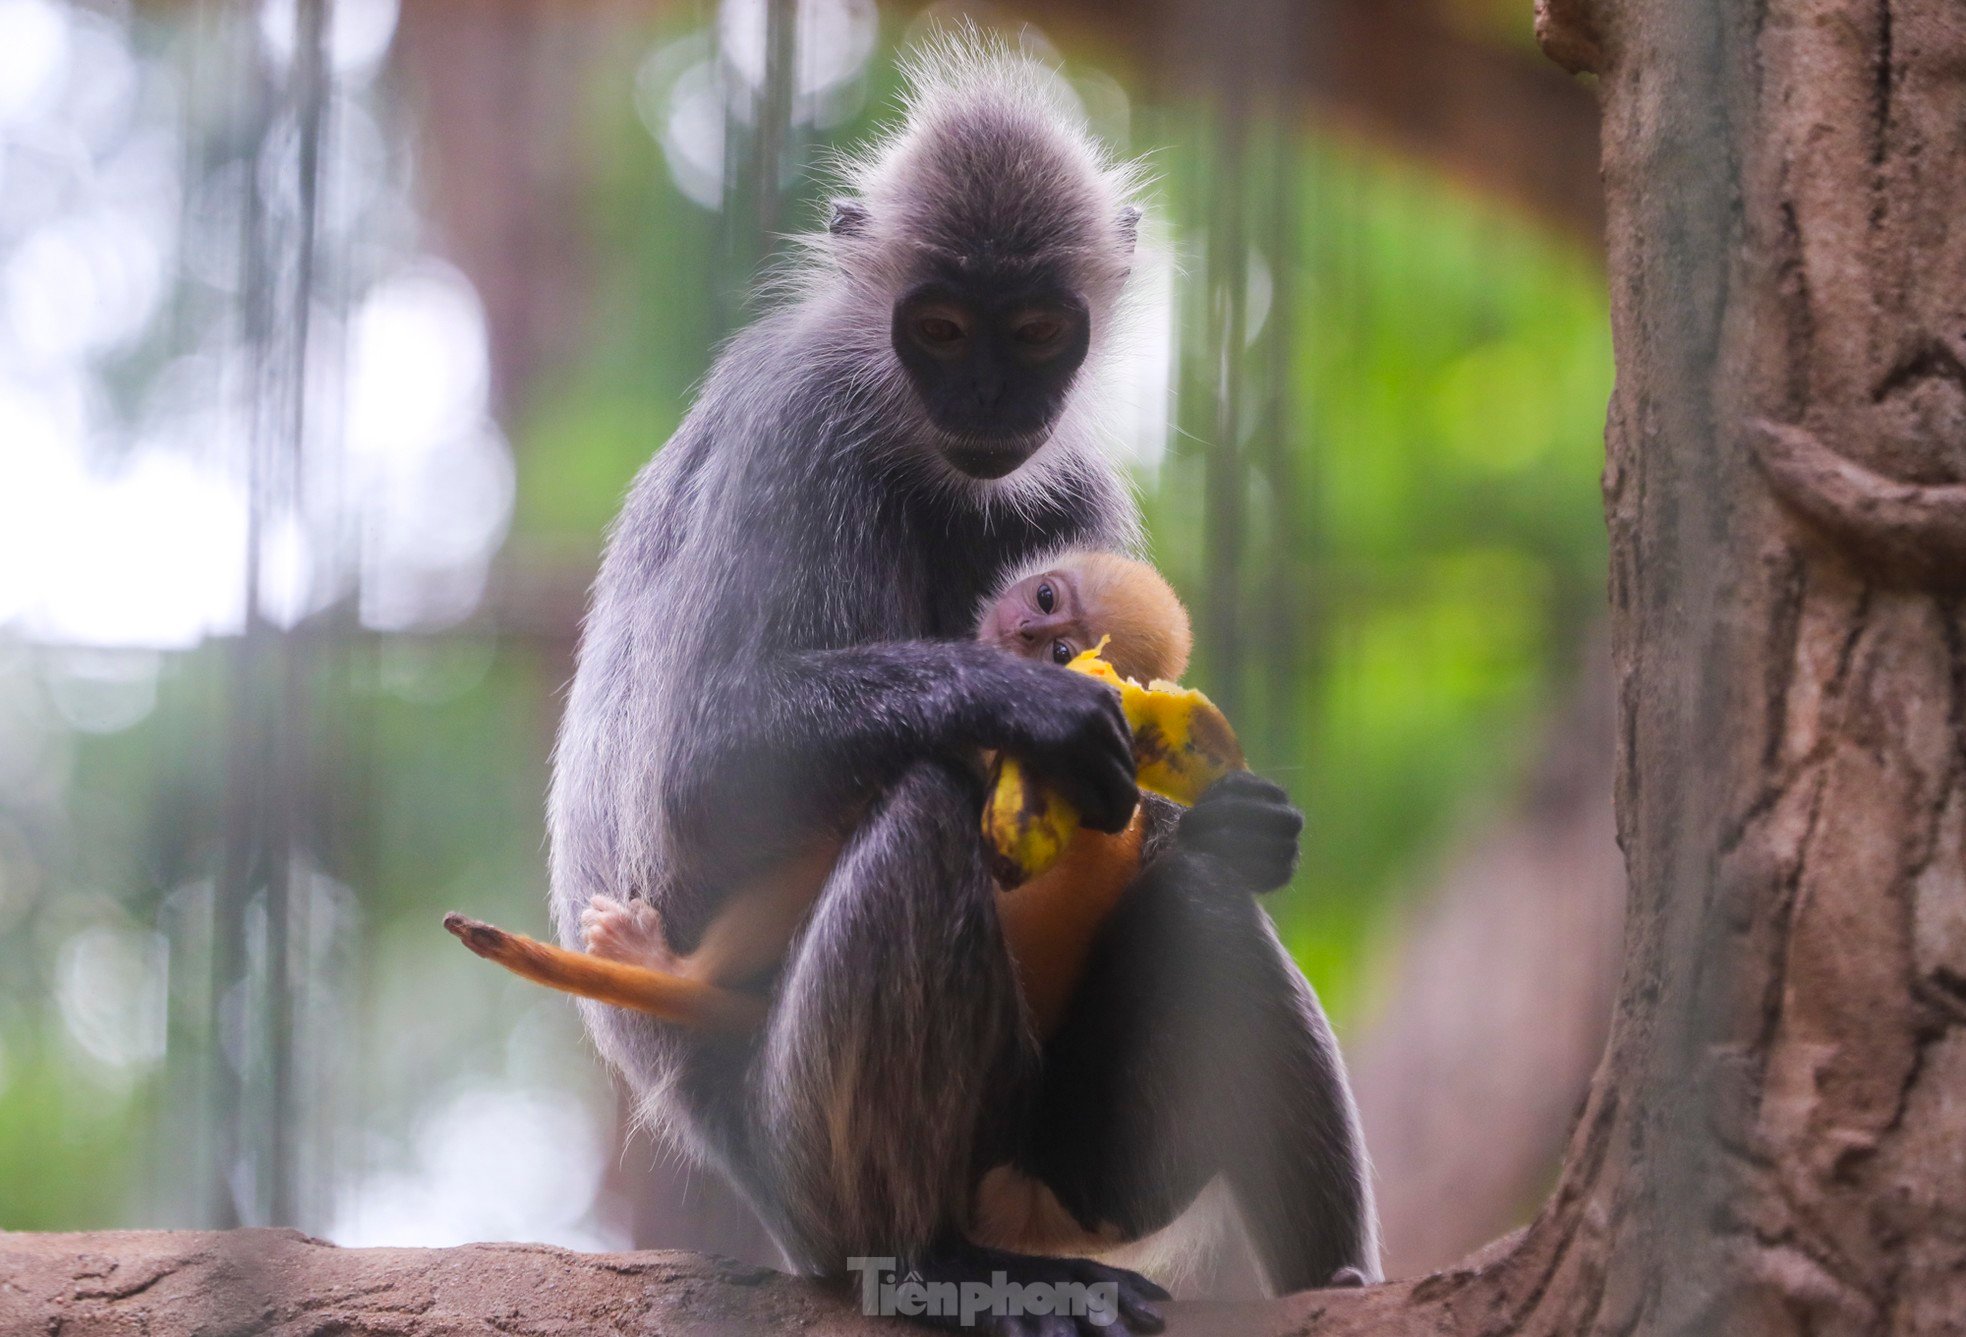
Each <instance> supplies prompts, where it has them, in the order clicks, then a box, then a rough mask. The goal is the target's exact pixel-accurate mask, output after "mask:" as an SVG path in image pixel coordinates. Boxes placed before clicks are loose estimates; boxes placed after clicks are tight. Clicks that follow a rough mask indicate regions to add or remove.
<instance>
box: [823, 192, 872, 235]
mask: <svg viewBox="0 0 1966 1337" xmlns="http://www.w3.org/2000/svg"><path fill="white" fill-rule="evenodd" d="M866 227H867V206H866V205H864V204H862V203H861V202H860V201H859V200H846V199H840V200H834V201H833V203H832V207H831V208H830V209H828V211H827V214H826V230H827V231H828V232H830V233H832V234H833V235H834V236H836V237H856V236H858V235H860V233H861V232H862V231H864V230H865V229H866Z"/></svg>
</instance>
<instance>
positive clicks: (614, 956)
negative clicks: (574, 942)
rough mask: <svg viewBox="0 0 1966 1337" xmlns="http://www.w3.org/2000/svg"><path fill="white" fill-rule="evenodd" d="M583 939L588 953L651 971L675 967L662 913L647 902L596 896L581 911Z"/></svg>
mask: <svg viewBox="0 0 1966 1337" xmlns="http://www.w3.org/2000/svg"><path fill="white" fill-rule="evenodd" d="M580 941H581V945H582V946H584V947H585V948H586V949H587V951H588V952H589V954H591V955H593V956H598V957H602V958H605V959H606V960H609V961H621V962H625V963H626V964H628V965H635V966H647V967H649V968H650V969H651V970H673V969H674V968H675V964H676V957H675V954H674V953H673V952H671V951H670V950H669V940H668V939H667V938H666V937H665V936H664V935H663V932H662V916H661V915H660V914H658V913H657V912H656V909H655V907H654V906H652V905H650V904H649V903H648V902H647V901H643V900H633V901H627V902H622V901H617V900H615V899H614V898H613V897H611V896H596V897H595V898H594V899H593V900H592V901H590V902H588V905H587V908H586V909H585V910H582V911H581V912H580Z"/></svg>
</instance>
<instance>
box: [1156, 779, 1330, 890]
mask: <svg viewBox="0 0 1966 1337" xmlns="http://www.w3.org/2000/svg"><path fill="white" fill-rule="evenodd" d="M1303 830H1304V814H1302V813H1301V812H1298V811H1297V809H1295V808H1293V807H1292V806H1291V805H1290V796H1289V795H1288V794H1286V793H1284V792H1283V790H1282V789H1281V788H1280V787H1278V786H1277V785H1273V784H1271V783H1270V782H1269V781H1268V780H1265V779H1263V778H1262V777H1260V776H1257V775H1252V774H1250V773H1249V772H1248V771H1232V772H1230V773H1229V774H1228V775H1225V776H1223V777H1222V778H1221V779H1220V780H1217V781H1216V782H1215V783H1214V784H1212V785H1210V786H1209V787H1208V788H1207V789H1206V790H1204V791H1202V796H1201V797H1200V798H1199V799H1197V800H1196V801H1195V806H1194V807H1192V808H1190V809H1188V810H1187V811H1186V812H1184V813H1182V814H1181V821H1180V824H1179V825H1178V826H1176V827H1175V829H1174V839H1175V842H1176V843H1177V844H1179V845H1180V846H1181V848H1182V849H1185V850H1188V851H1190V852H1192V853H1195V854H1206V855H1208V856H1209V857H1210V858H1213V859H1217V860H1219V861H1221V862H1222V863H1224V864H1227V865H1228V866H1229V868H1230V869H1232V870H1233V871H1234V872H1235V874H1236V876H1237V877H1238V878H1240V879H1241V880H1242V881H1243V883H1244V884H1245V885H1247V886H1248V888H1249V890H1251V891H1275V890H1276V889H1277V888H1278V887H1281V886H1282V885H1283V884H1284V883H1286V882H1288V881H1290V875H1291V874H1292V873H1294V872H1296V871H1297V838H1298V836H1300V835H1301V834H1303Z"/></svg>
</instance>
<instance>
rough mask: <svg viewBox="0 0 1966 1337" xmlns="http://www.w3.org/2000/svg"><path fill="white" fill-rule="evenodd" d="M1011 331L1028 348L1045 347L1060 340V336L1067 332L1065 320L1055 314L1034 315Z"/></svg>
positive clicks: (1014, 337) (1012, 335)
mask: <svg viewBox="0 0 1966 1337" xmlns="http://www.w3.org/2000/svg"><path fill="white" fill-rule="evenodd" d="M1010 333H1011V337H1012V338H1013V339H1015V340H1017V342H1018V343H1020V344H1023V345H1024V346H1025V347H1027V348H1043V347H1045V346H1046V345H1048V344H1055V343H1057V342H1058V338H1059V336H1060V335H1062V334H1064V333H1065V322H1064V321H1062V320H1059V319H1058V318H1057V317H1055V316H1033V317H1032V318H1031V319H1029V320H1026V321H1023V322H1022V323H1020V324H1019V325H1018V326H1017V328H1016V329H1014V330H1012V331H1011V332H1010Z"/></svg>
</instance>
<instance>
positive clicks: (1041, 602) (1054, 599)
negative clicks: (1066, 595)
mask: <svg viewBox="0 0 1966 1337" xmlns="http://www.w3.org/2000/svg"><path fill="white" fill-rule="evenodd" d="M1056 607H1058V595H1057V594H1056V593H1055V592H1054V591H1053V590H1052V588H1051V586H1050V585H1048V584H1047V585H1040V586H1038V611H1039V612H1040V613H1049V612H1050V611H1051V610H1052V609H1054V608H1056Z"/></svg>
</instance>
